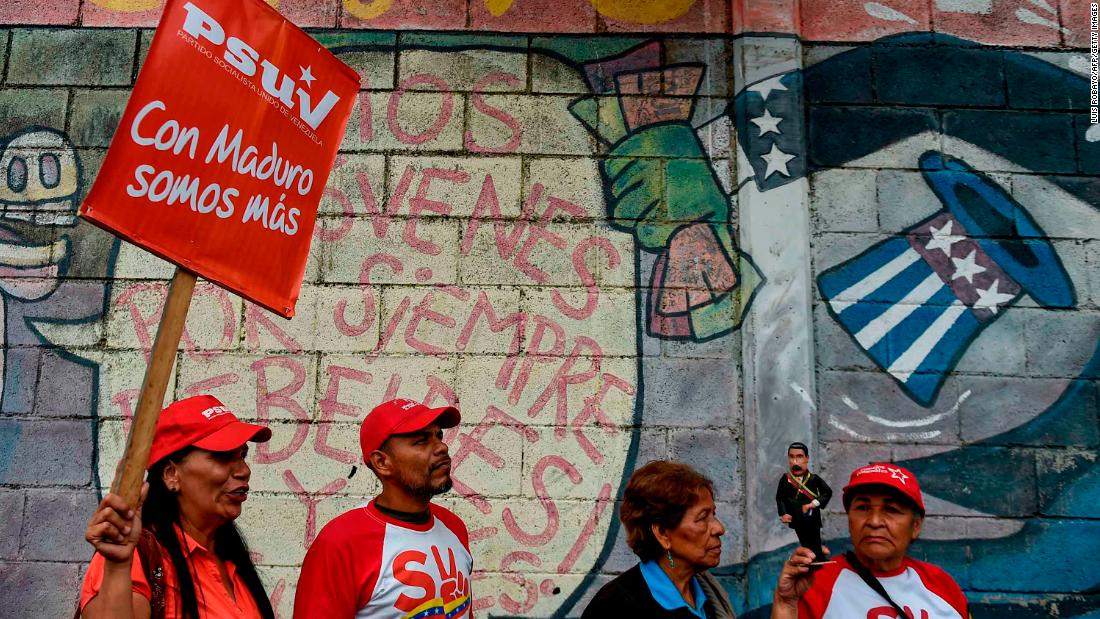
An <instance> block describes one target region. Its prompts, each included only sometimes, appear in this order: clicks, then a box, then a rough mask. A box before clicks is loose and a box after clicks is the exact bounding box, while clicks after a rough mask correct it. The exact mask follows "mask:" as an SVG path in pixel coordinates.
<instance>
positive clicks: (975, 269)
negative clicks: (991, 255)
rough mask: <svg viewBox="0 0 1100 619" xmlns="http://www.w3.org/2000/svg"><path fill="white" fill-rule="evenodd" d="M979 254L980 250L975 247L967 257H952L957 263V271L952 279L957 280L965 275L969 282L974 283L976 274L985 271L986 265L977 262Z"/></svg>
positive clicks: (952, 275)
mask: <svg viewBox="0 0 1100 619" xmlns="http://www.w3.org/2000/svg"><path fill="white" fill-rule="evenodd" d="M977 255H978V250H976V249H974V250H971V251H970V255H969V256H967V257H965V258H952V259H951V262H953V263H955V272H954V273H952V274H951V279H952V280H956V279H959V278H960V277H965V278H966V281H967V283H970V284H973V283H974V276H975V275H977V274H978V273H985V267H983V266H982V265H980V264H978V263H977V262H975V257H976V256H977Z"/></svg>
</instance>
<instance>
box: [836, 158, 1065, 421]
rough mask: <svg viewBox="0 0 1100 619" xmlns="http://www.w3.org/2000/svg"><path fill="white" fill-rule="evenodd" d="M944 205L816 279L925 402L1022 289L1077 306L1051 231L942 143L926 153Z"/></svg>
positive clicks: (885, 364) (843, 316) (927, 170)
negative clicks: (938, 149) (948, 153)
mask: <svg viewBox="0 0 1100 619" xmlns="http://www.w3.org/2000/svg"><path fill="white" fill-rule="evenodd" d="M920 169H921V173H922V175H923V176H924V179H925V181H926V182H927V183H928V185H929V186H930V187H931V188H932V191H933V192H935V194H936V196H937V197H938V198H939V199H940V201H941V202H942V203H943V204H944V205H945V206H946V208H945V209H943V210H942V211H940V212H939V213H937V214H935V215H933V216H932V217H930V218H928V219H925V220H924V221H922V222H920V223H918V224H917V225H915V226H913V227H911V228H909V229H908V230H905V231H904V233H903V235H902V236H898V237H894V238H891V239H890V240H888V241H886V242H884V243H881V244H879V245H876V246H874V247H872V248H871V249H869V250H867V251H865V252H863V253H862V254H860V255H858V256H856V257H854V258H852V259H851V260H848V261H847V262H845V263H843V264H841V265H839V266H837V267H834V268H832V269H830V270H828V271H826V272H824V273H822V274H821V276H820V277H819V278H818V286H819V288H820V290H821V294H822V296H823V297H824V298H825V299H826V301H827V307H828V309H829V312H830V313H831V314H832V315H833V316H834V318H836V320H837V321H838V322H839V323H840V324H841V326H842V327H843V328H844V330H845V331H846V332H847V333H848V334H849V335H850V336H851V337H852V338H853V339H854V340H855V341H856V343H857V344H858V345H859V346H860V348H862V349H863V350H864V351H865V352H866V353H867V354H868V355H869V356H870V357H871V359H872V360H874V362H875V363H876V364H877V365H878V366H879V367H880V368H882V369H883V370H884V371H886V372H887V373H888V374H889V375H890V376H891V377H893V378H894V380H896V381H897V382H898V384H899V385H901V387H902V388H903V389H904V390H905V391H906V393H907V394H908V395H909V396H910V397H911V398H913V399H914V400H915V401H917V402H919V403H920V404H922V405H924V406H928V405H930V404H931V403H933V402H934V401H935V399H936V395H937V394H938V393H939V389H940V387H941V386H942V385H943V383H944V381H945V380H946V379H947V375H948V372H949V371H950V370H951V368H953V367H954V365H955V363H956V362H957V361H958V359H959V358H960V357H961V356H962V355H963V354H964V353H965V352H966V348H967V346H968V344H969V343H970V342H971V341H973V339H974V338H975V337H976V336H977V335H978V333H980V332H981V330H982V329H984V328H985V327H987V326H989V325H990V324H992V323H993V322H994V321H995V320H997V319H998V318H999V317H1000V316H1002V315H1004V312H1005V311H1007V310H1008V308H1009V307H1011V306H1012V305H1013V304H1014V303H1015V302H1016V300H1017V299H1019V298H1020V296H1022V295H1023V294H1027V295H1030V296H1031V297H1032V298H1033V299H1034V300H1035V301H1036V302H1038V303H1039V304H1041V305H1043V306H1046V307H1072V306H1073V305H1074V304H1075V299H1074V293H1073V286H1072V284H1071V283H1070V279H1069V276H1068V275H1067V273H1066V271H1065V269H1064V268H1063V267H1062V263H1061V261H1060V260H1059V259H1058V255H1057V254H1056V253H1055V251H1054V248H1053V247H1052V246H1051V244H1050V242H1049V241H1048V240H1047V239H1046V238H1044V237H1045V236H1046V235H1045V233H1044V232H1043V231H1042V230H1041V229H1040V228H1039V226H1038V224H1036V223H1035V220H1034V219H1033V218H1032V217H1031V216H1030V215H1029V214H1028V212H1027V211H1026V210H1025V209H1024V208H1023V207H1022V206H1021V205H1020V204H1019V203H1018V202H1016V201H1015V200H1013V198H1012V197H1011V196H1009V195H1008V194H1007V193H1005V191H1004V190H1003V189H1001V188H1000V187H999V186H998V185H997V184H996V183H995V182H993V181H992V180H991V179H989V178H988V177H987V176H985V175H984V174H982V173H980V172H977V171H975V170H973V169H972V168H971V167H970V166H969V165H967V164H966V163H965V162H963V161H961V160H958V159H953V158H951V157H948V156H945V155H943V154H941V153H938V152H934V151H932V152H927V153H925V154H924V155H923V156H921V158H920Z"/></svg>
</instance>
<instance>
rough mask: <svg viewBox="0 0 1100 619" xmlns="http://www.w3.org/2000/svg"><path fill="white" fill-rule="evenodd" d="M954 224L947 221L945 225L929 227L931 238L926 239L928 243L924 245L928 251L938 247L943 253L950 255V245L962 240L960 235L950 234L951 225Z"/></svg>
mask: <svg viewBox="0 0 1100 619" xmlns="http://www.w3.org/2000/svg"><path fill="white" fill-rule="evenodd" d="M953 225H955V222H953V221H949V222H947V225H946V226H944V227H942V228H936V227H930V228H929V230H931V231H932V238H931V239H929V240H928V244H927V245H925V246H924V248H925V249H927V250H928V251H932V250H933V249H938V250H940V251H942V252H943V253H945V254H947V256H948V257H950V256H951V246H952V245H954V244H955V243H958V242H959V241H961V240H963V237H961V236H953V235H952V234H951V227H952V226H953Z"/></svg>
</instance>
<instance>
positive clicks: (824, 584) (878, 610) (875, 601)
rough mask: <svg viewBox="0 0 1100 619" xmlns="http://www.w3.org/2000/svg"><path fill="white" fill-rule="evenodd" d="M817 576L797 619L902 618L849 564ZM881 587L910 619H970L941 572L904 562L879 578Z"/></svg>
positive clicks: (825, 569)
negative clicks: (906, 612)
mask: <svg viewBox="0 0 1100 619" xmlns="http://www.w3.org/2000/svg"><path fill="white" fill-rule="evenodd" d="M836 561H837V562H836V563H833V564H831V565H826V566H824V567H823V568H821V570H820V571H818V572H817V573H816V574H815V575H814V584H813V586H812V587H810V590H809V591H807V592H806V595H804V596H802V600H801V601H800V602H799V604H798V617H799V619H896V618H897V616H898V612H897V611H896V610H894V608H893V607H892V606H890V604H889V603H888V602H887V601H886V600H885V599H883V598H882V596H881V595H879V594H878V593H875V591H874V589H871V587H869V586H868V585H867V583H865V582H863V579H862V578H860V577H859V574H857V573H855V571H854V570H852V568H851V566H850V565H849V563H848V561H847V560H846V559H845V558H844V557H843V556H840V557H837V559H836ZM875 576H877V577H878V580H879V582H881V583H882V587H883V588H884V589H886V592H887V593H889V594H890V597H891V598H892V599H893V600H894V601H895V602H897V604H898V606H901V607H902V608H903V609H905V610H906V611H908V613H909V616H910V617H911V618H912V619H969V617H970V611H969V610H968V606H967V602H966V596H964V595H963V592H962V590H960V589H959V585H957V584H955V581H954V580H953V579H952V578H951V576H949V575H948V574H947V572H945V571H943V570H942V569H940V568H938V567H936V566H935V565H932V564H931V563H925V562H923V561H917V560H916V559H911V558H909V557H905V559H904V560H903V562H902V565H901V567H899V568H898V569H896V570H894V571H892V572H885V573H875Z"/></svg>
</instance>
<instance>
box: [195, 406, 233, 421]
mask: <svg viewBox="0 0 1100 619" xmlns="http://www.w3.org/2000/svg"><path fill="white" fill-rule="evenodd" d="M231 412H233V411H231V410H229V409H228V408H226V407H224V406H211V407H210V408H208V409H206V410H204V411H203V412H202V416H203V417H206V419H207V421H209V420H211V419H213V418H215V417H221V416H222V415H227V414H229V413H231Z"/></svg>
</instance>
